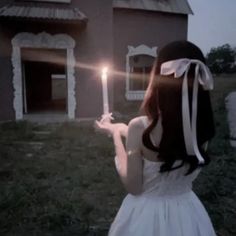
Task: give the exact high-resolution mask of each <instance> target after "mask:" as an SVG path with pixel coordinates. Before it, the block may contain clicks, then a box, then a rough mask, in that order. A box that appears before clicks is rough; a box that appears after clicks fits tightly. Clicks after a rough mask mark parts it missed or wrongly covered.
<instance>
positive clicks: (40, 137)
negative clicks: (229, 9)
mask: <svg viewBox="0 0 236 236" xmlns="http://www.w3.org/2000/svg"><path fill="white" fill-rule="evenodd" d="M215 82H216V87H215V90H214V92H213V93H212V101H213V105H214V113H215V119H216V128H217V135H216V137H215V138H214V140H212V142H211V144H210V147H209V148H210V150H209V152H210V155H211V156H212V162H211V164H210V165H209V166H208V167H206V168H205V169H204V170H203V172H202V174H201V175H200V177H199V178H198V179H197V181H196V183H195V184H194V189H195V191H196V192H197V194H198V195H199V197H200V198H201V200H202V201H203V203H204V205H205V206H206V208H207V209H208V212H209V214H210V216H211V218H212V220H213V223H214V226H215V228H216V230H217V232H218V234H219V235H220V236H233V235H236V225H235V222H236V203H235V198H236V184H235V183H236V150H233V149H232V148H231V147H230V146H229V140H228V139H229V132H228V126H227V122H226V112H225V108H224V98H225V96H226V95H227V94H228V93H229V92H230V91H233V90H236V75H234V76H232V75H231V76H221V77H217V78H216V79H215ZM136 107H137V104H134V105H132V104H131V103H127V104H125V105H124V106H119V108H117V110H118V112H119V113H122V114H123V115H125V116H124V118H122V117H121V118H119V119H120V120H122V119H123V120H125V121H127V120H128V118H129V117H132V116H134V115H135V113H136V112H135V110H136ZM113 156H114V151H113V147H112V141H111V139H109V138H107V137H105V136H103V135H101V134H98V133H96V132H94V129H93V123H92V122H82V123H63V124H54V125H45V126H38V125H35V124H31V123H28V122H19V123H15V122H9V123H4V124H1V125H0V189H1V190H0V191H1V192H0V235H3V236H5V235H7V236H13V235H16V236H28V235H30V236H32V235H35V236H44V235H45V236H49V235H53V236H62V235H63V236H66V235H68V236H73V235H106V232H107V229H108V227H109V225H110V223H111V221H112V220H113V217H114V216H115V214H116V212H117V210H118V208H119V206H120V204H121V201H122V198H123V197H124V195H125V192H124V190H123V187H122V186H121V184H120V182H119V179H118V176H117V173H116V171H115V167H114V161H113Z"/></svg>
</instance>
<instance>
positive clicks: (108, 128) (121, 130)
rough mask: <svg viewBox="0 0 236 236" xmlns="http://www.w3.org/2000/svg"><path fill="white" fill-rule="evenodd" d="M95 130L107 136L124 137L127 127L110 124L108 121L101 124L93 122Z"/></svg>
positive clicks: (119, 124) (122, 124)
mask: <svg viewBox="0 0 236 236" xmlns="http://www.w3.org/2000/svg"><path fill="white" fill-rule="evenodd" d="M94 126H95V129H96V130H98V131H100V132H102V133H105V134H107V135H108V136H113V135H114V134H115V133H118V134H120V135H122V136H124V137H126V136H127V132H128V126H127V125H126V124H124V123H111V122H109V121H105V122H101V121H95V124H94Z"/></svg>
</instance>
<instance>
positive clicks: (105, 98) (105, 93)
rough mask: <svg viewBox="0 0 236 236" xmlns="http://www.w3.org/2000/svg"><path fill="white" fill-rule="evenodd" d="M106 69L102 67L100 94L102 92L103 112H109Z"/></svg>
mask: <svg viewBox="0 0 236 236" xmlns="http://www.w3.org/2000/svg"><path fill="white" fill-rule="evenodd" d="M107 71H108V68H107V67H104V68H103V69H102V76H101V77H102V94H103V114H104V115H108V114H109V104H108V89H107Z"/></svg>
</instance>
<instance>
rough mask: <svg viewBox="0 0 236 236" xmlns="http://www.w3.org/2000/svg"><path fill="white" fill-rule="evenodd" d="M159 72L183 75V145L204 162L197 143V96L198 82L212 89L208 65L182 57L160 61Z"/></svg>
mask: <svg viewBox="0 0 236 236" xmlns="http://www.w3.org/2000/svg"><path fill="white" fill-rule="evenodd" d="M191 65H195V76H194V81H193V97H192V119H190V109H189V96H188V72H189V69H190V66H191ZM160 74H161V75H171V74H174V77H175V78H180V77H182V76H184V79H183V84H182V118H183V121H182V122H183V133H184V141H185V147H186V151H187V154H188V155H196V157H197V159H198V161H199V163H204V159H203V157H202V155H201V153H200V151H199V148H198V145H197V131H196V126H197V96H198V86H199V84H201V85H202V86H203V89H204V90H212V89H213V78H212V75H211V72H210V70H209V69H208V67H207V66H206V65H205V64H204V63H203V62H201V61H199V60H196V59H188V58H182V59H177V60H173V61H167V62H164V63H162V64H161V72H160Z"/></svg>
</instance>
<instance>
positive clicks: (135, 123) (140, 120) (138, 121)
mask: <svg viewBox="0 0 236 236" xmlns="http://www.w3.org/2000/svg"><path fill="white" fill-rule="evenodd" d="M145 119H146V116H138V117H135V118H134V119H132V120H131V121H130V122H129V125H128V126H129V129H136V130H144V120H145Z"/></svg>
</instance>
